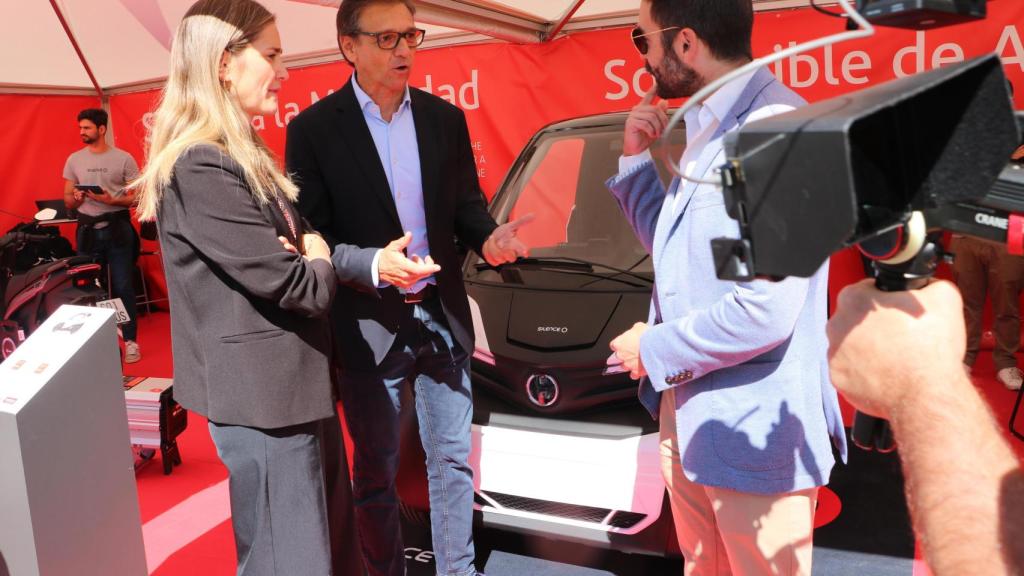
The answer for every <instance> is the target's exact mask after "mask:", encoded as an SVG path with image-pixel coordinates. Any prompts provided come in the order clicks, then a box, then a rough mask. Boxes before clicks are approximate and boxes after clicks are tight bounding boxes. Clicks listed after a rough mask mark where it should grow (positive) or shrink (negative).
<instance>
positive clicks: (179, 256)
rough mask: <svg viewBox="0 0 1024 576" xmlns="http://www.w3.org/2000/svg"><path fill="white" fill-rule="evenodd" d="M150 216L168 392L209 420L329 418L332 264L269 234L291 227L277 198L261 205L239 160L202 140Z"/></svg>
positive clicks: (263, 424) (275, 423)
mask: <svg viewBox="0 0 1024 576" xmlns="http://www.w3.org/2000/svg"><path fill="white" fill-rule="evenodd" d="M285 206H286V208H287V209H289V210H290V211H292V216H293V221H294V222H296V223H297V224H298V223H300V222H301V220H300V218H299V215H298V213H297V212H295V208H294V207H291V206H290V205H289V204H287V203H286V204H285ZM157 225H158V229H159V233H160V250H161V253H162V256H163V262H164V271H165V275H166V277H167V292H168V296H169V298H170V309H171V345H172V349H173V354H174V398H175V399H176V400H177V401H178V402H180V403H181V405H182V406H184V407H186V408H188V409H189V410H194V411H196V412H198V413H200V414H203V415H205V416H206V417H207V418H209V419H210V420H212V421H214V422H218V423H222V424H237V425H242V426H251V427H256V428H279V427H282V426H291V425H294V424H301V423H304V422H311V421H313V420H319V419H321V418H326V417H328V416H331V415H332V414H333V413H334V399H333V396H332V386H331V379H330V371H329V369H330V326H329V324H328V322H327V314H328V312H329V311H330V306H331V300H332V298H333V296H334V292H335V290H336V286H337V282H336V281H335V279H334V270H333V269H332V268H331V265H330V264H329V263H328V262H325V261H323V260H315V261H312V262H310V261H307V260H306V259H305V258H303V257H302V256H299V255H296V254H291V253H289V252H286V251H285V250H284V248H283V247H282V246H281V243H280V242H279V241H278V239H277V237H278V236H292V234H291V231H290V229H289V227H288V225H287V223H286V221H285V219H284V217H283V215H282V213H281V210H280V208H279V207H278V205H277V204H276V203H275V204H270V205H260V204H259V203H257V202H256V201H255V200H254V199H253V197H252V195H251V194H250V192H249V189H248V187H247V186H246V184H245V181H244V178H243V172H242V169H241V167H240V166H239V165H238V164H236V163H235V162H234V161H233V160H232V159H231V158H229V157H228V156H226V155H225V154H224V153H222V152H221V150H220V149H219V148H217V147H215V146H213V145H198V146H195V147H193V148H191V149H190V150H189V151H187V152H186V153H184V154H182V156H181V157H180V158H179V159H178V161H177V163H176V164H175V166H174V172H173V174H172V178H171V182H170V185H169V186H168V187H167V189H166V190H165V191H164V194H163V197H162V198H161V200H160V206H159V210H158V213H157ZM293 242H295V243H296V245H299V244H298V243H297V239H294V238H293Z"/></svg>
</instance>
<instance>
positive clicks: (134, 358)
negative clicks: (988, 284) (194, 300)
mask: <svg viewBox="0 0 1024 576" xmlns="http://www.w3.org/2000/svg"><path fill="white" fill-rule="evenodd" d="M141 359H142V354H141V353H140V352H139V345H138V343H137V342H135V340H125V341H124V363H125V364H134V363H135V362H138V361H139V360H141ZM1019 373H1020V372H1019V371H1018V374H1019ZM1019 381H1020V379H1019V378H1018V382H1019ZM1019 387H1020V386H1019V385H1018V388H1019Z"/></svg>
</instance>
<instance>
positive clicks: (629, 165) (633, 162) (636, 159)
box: [619, 150, 653, 178]
mask: <svg viewBox="0 0 1024 576" xmlns="http://www.w3.org/2000/svg"><path fill="white" fill-rule="evenodd" d="M652 160H653V158H651V151H650V150H644V151H643V152H641V153H639V154H634V155H632V156H619V178H623V177H625V176H629V175H630V174H632V173H633V172H636V171H637V169H639V168H640V167H641V166H643V165H644V164H646V163H648V162H651V161H652Z"/></svg>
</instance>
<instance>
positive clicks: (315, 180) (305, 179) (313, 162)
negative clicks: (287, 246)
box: [285, 119, 381, 295]
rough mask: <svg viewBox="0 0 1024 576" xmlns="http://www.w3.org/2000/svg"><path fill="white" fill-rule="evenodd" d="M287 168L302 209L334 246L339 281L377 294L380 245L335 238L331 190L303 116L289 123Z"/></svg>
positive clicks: (333, 260)
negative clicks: (373, 245) (354, 243)
mask: <svg viewBox="0 0 1024 576" xmlns="http://www.w3.org/2000/svg"><path fill="white" fill-rule="evenodd" d="M285 169H286V170H287V172H288V174H289V175H290V176H291V177H292V179H293V180H294V181H295V183H296V184H297V185H298V186H299V201H298V208H299V212H300V213H301V214H302V216H303V217H304V218H305V219H306V220H307V221H308V223H309V224H310V226H312V228H313V229H314V230H316V231H317V232H319V233H320V234H321V235H322V236H323V238H324V240H325V241H326V242H327V245H328V246H330V247H331V250H332V256H331V262H332V263H333V264H334V271H335V275H336V276H337V279H338V282H339V283H341V284H343V285H345V286H348V287H349V288H354V289H356V290H359V291H361V292H365V293H368V294H373V295H377V286H378V282H379V279H378V278H377V268H376V265H377V260H378V256H377V255H378V252H379V251H380V250H381V249H380V248H374V247H360V246H355V245H352V244H342V243H339V242H338V241H337V239H336V238H335V236H334V221H333V218H334V205H333V202H332V199H331V191H330V189H329V188H328V186H327V183H326V182H325V181H324V176H323V172H322V170H321V166H320V164H319V161H318V157H317V153H316V147H315V144H314V142H313V141H312V138H311V137H310V135H309V132H308V130H307V129H306V127H305V126H304V124H303V120H301V119H295V120H293V121H292V122H290V123H289V124H288V137H287V140H286V142H285Z"/></svg>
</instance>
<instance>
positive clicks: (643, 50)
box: [629, 26, 682, 56]
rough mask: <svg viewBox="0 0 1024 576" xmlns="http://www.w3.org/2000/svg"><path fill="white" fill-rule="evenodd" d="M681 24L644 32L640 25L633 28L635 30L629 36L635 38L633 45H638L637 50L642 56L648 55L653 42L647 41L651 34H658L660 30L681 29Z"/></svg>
mask: <svg viewBox="0 0 1024 576" xmlns="http://www.w3.org/2000/svg"><path fill="white" fill-rule="evenodd" d="M681 29H682V28H681V27H680V26H669V27H668V28H662V29H661V30H655V31H654V32H644V31H643V28H640V27H639V26H637V27H635V28H633V31H632V32H630V33H629V37H630V38H632V39H633V46H636V51H637V52H639V53H640V55H641V56H646V55H647V51H648V50H650V49H651V44H650V43H649V42H648V41H647V37H648V36H650V35H651V34H657V33H658V32H668V31H669V30H681Z"/></svg>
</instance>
